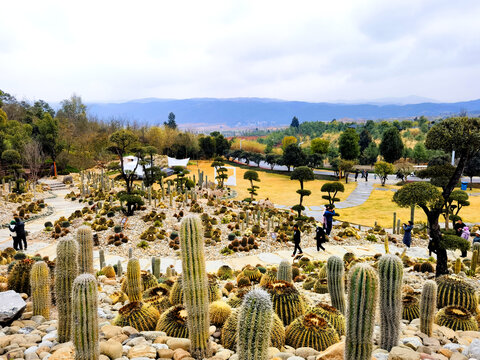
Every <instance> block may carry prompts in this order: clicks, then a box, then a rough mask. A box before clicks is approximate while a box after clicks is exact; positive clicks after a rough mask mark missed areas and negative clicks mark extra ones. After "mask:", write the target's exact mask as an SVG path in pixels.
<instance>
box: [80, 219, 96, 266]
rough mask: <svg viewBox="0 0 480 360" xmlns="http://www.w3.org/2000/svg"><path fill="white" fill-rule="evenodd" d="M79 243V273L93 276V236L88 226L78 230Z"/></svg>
mask: <svg viewBox="0 0 480 360" xmlns="http://www.w3.org/2000/svg"><path fill="white" fill-rule="evenodd" d="M77 242H78V273H79V274H93V273H94V272H93V235H92V229H91V228H90V227H88V226H81V227H80V228H79V229H78V230H77Z"/></svg>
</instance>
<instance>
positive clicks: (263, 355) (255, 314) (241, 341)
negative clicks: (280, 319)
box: [237, 289, 273, 360]
mask: <svg viewBox="0 0 480 360" xmlns="http://www.w3.org/2000/svg"><path fill="white" fill-rule="evenodd" d="M272 322H273V305H272V301H271V300H270V295H269V294H268V293H267V292H266V291H264V290H261V289H255V290H252V291H250V292H249V293H248V294H247V295H245V297H244V300H243V305H242V307H241V308H240V314H239V318H238V331H237V333H238V335H237V336H238V337H237V339H238V340H237V351H238V359H239V360H265V359H267V358H268V345H269V342H270V338H269V336H267V335H268V334H270V331H271V327H272Z"/></svg>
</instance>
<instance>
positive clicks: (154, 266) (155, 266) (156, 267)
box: [152, 256, 161, 279]
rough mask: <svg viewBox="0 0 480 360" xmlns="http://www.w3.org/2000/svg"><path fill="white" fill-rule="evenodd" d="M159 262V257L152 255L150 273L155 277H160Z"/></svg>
mask: <svg viewBox="0 0 480 360" xmlns="http://www.w3.org/2000/svg"><path fill="white" fill-rule="evenodd" d="M160 264H161V260H160V258H159V257H156V256H154V257H152V273H153V275H155V277H156V278H157V279H158V278H160Z"/></svg>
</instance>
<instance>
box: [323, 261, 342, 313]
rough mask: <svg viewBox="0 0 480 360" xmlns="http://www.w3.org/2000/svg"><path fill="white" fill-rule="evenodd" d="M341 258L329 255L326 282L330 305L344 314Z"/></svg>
mask: <svg viewBox="0 0 480 360" xmlns="http://www.w3.org/2000/svg"><path fill="white" fill-rule="evenodd" d="M344 274H345V270H344V266H343V260H342V259H340V258H339V257H338V256H330V257H329V258H328V260H327V284H328V292H329V293H330V298H331V301H332V306H333V307H335V308H337V310H338V311H340V312H341V313H342V314H345V282H344V279H343V278H344Z"/></svg>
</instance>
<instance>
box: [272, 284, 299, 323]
mask: <svg viewBox="0 0 480 360" xmlns="http://www.w3.org/2000/svg"><path fill="white" fill-rule="evenodd" d="M265 289H266V290H267V291H268V293H269V294H270V296H271V297H272V302H273V309H274V311H275V313H276V314H277V315H278V317H279V318H280V319H282V321H283V324H284V325H285V326H287V325H289V324H290V323H291V322H292V321H293V320H295V319H296V318H297V317H299V316H300V315H303V314H304V312H305V305H304V303H303V300H302V299H301V297H300V293H299V292H298V290H297V289H296V288H295V287H294V286H293V285H292V283H288V282H286V281H281V280H277V281H275V282H272V283H270V284H267V285H266V286H265Z"/></svg>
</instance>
